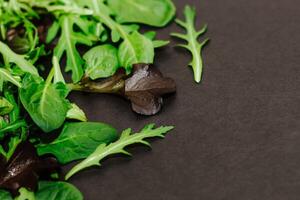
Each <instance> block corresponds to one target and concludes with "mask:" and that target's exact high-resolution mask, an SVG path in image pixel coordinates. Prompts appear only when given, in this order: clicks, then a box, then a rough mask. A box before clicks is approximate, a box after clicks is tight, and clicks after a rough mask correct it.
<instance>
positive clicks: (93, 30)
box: [0, 0, 206, 200]
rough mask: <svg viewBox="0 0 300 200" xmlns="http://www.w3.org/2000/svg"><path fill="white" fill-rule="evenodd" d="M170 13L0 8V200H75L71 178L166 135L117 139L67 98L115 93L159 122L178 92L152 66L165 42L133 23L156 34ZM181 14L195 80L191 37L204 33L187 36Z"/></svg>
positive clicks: (63, 2) (162, 7) (198, 65)
mask: <svg viewBox="0 0 300 200" xmlns="http://www.w3.org/2000/svg"><path fill="white" fill-rule="evenodd" d="M175 14H176V8H175V6H174V4H173V2H172V1H171V0H148V1H144V0H0V199H3V200H6V199H7V200H10V199H19V200H21V199H22V200H24V199H28V200H34V199H37V200H39V199H46V198H50V199H57V200H68V199H70V200H77V199H78V200H81V199H83V195H82V194H81V193H80V191H79V190H78V189H77V188H75V187H74V186H73V185H71V184H70V183H68V182H67V181H68V180H69V178H71V177H73V176H74V175H75V174H77V173H78V172H80V171H81V170H83V169H86V168H89V167H91V166H100V162H102V160H103V159H104V158H106V157H108V156H110V155H114V154H125V155H130V153H128V151H126V149H125V148H126V147H128V146H129V145H132V144H143V145H146V146H150V144H149V143H148V142H147V141H146V139H148V138H154V137H159V138H163V137H164V136H165V134H167V133H168V132H169V131H170V130H172V129H173V128H174V127H173V126H161V127H158V128H156V127H155V125H154V124H150V125H146V126H145V128H144V129H142V130H141V131H140V132H139V133H135V134H133V133H132V131H131V129H126V130H124V131H123V132H122V133H121V134H119V133H118V131H117V130H116V129H115V128H114V127H113V126H111V125H108V124H105V123H100V122H90V121H88V119H87V117H86V115H85V113H84V111H83V109H81V108H80V107H79V106H78V105H76V103H75V102H72V101H71V100H69V99H68V95H69V94H70V93H71V92H78V91H79V92H90V93H99V94H102V93H106V94H113V95H117V96H120V97H122V98H125V99H127V100H128V101H129V102H130V103H131V107H132V110H133V111H134V112H136V113H138V114H141V115H155V114H157V113H158V112H159V111H160V110H161V109H162V105H163V97H164V96H165V95H166V94H171V93H174V92H175V91H176V84H175V81H174V80H173V79H172V78H168V77H165V76H164V75H163V74H162V73H161V72H160V71H159V70H158V69H157V68H155V66H154V60H155V49H156V48H160V47H163V46H165V45H168V43H169V41H164V40H157V39H156V32H155V31H149V32H143V31H141V30H140V25H143V26H145V25H147V26H151V27H156V28H157V27H164V26H166V25H167V24H168V23H170V22H171V21H172V20H173V19H174V17H175ZM185 14H186V17H187V22H186V23H185V22H182V21H179V20H178V21H177V23H178V24H179V25H181V26H183V27H184V28H186V29H187V36H185V35H182V34H173V35H174V36H176V37H179V38H181V39H186V40H187V41H188V42H189V44H188V45H186V46H185V47H187V48H188V49H189V50H190V51H191V52H192V54H193V62H192V66H193V68H194V71H195V79H196V81H197V82H198V81H200V79H199V78H200V77H201V70H202V62H200V61H201V55H200V51H201V49H202V46H203V45H204V43H202V44H199V43H198V42H197V38H198V36H199V35H201V34H202V33H204V31H205V30H206V28H205V29H203V30H202V31H200V32H196V31H195V28H194V24H193V21H194V18H195V12H194V10H193V9H192V8H190V7H187V8H186V10H185ZM69 75H70V78H68V77H69ZM66 80H67V81H66ZM78 160H79V161H80V160H81V161H80V162H79V163H78V164H77V165H75V166H74V167H73V168H72V169H71V170H70V171H69V172H68V173H67V174H65V175H64V174H62V173H61V170H60V169H61V167H63V166H64V165H65V164H69V163H71V162H73V161H78Z"/></svg>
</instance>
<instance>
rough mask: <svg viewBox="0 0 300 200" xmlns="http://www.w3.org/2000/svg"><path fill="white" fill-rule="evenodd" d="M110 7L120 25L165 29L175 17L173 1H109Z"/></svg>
mask: <svg viewBox="0 0 300 200" xmlns="http://www.w3.org/2000/svg"><path fill="white" fill-rule="evenodd" d="M107 3H108V7H109V8H111V9H112V11H113V13H114V14H115V15H116V19H117V21H118V22H120V23H128V22H135V23H142V24H147V25H151V26H156V27H163V26H165V25H166V24H167V23H169V22H170V21H171V20H172V19H173V17H174V16H175V12H176V8H175V6H174V4H173V3H172V1H171V0H147V1H145V0H108V1H107Z"/></svg>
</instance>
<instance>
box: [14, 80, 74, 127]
mask: <svg viewBox="0 0 300 200" xmlns="http://www.w3.org/2000/svg"><path fill="white" fill-rule="evenodd" d="M67 93H68V89H67V88H66V86H65V85H64V84H63V83H56V84H52V83H49V82H45V81H44V80H43V79H42V78H40V77H37V76H33V75H30V74H27V75H26V76H25V78H24V79H23V86H22V88H21V89H20V90H19V95H20V99H21V102H22V104H23V105H24V107H25V109H26V110H27V112H28V113H29V115H30V116H31V118H32V119H33V121H34V122H35V123H36V124H37V125H38V126H39V127H40V128H41V129H42V130H43V131H45V132H50V131H53V130H55V129H57V128H59V127H60V126H61V125H62V124H63V123H64V121H65V119H66V115H67V112H68V110H69V109H70V103H69V102H68V101H67V100H66V99H65V97H66V94H67Z"/></svg>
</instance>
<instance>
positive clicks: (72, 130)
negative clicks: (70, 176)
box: [37, 122, 117, 164]
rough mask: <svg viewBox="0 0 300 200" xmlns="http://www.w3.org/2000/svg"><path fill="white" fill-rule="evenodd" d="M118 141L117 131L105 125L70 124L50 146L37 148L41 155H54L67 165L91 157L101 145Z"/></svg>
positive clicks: (41, 145) (88, 123)
mask: <svg viewBox="0 0 300 200" xmlns="http://www.w3.org/2000/svg"><path fill="white" fill-rule="evenodd" d="M116 139H117V131H116V129H114V128H113V127H111V126H110V125H107V124H103V123H93V122H79V123H68V124H66V125H65V126H64V128H63V130H62V132H61V134H60V136H59V137H58V138H57V139H56V140H54V141H53V142H52V143H50V144H40V145H38V146H37V149H38V153H39V155H44V154H48V153H49V154H53V155H55V156H56V157H57V159H58V160H59V162H61V163H63V164H65V163H68V162H70V161H74V160H78V159H82V158H85V157H87V156H88V155H90V154H91V153H92V152H93V151H94V150H95V149H96V148H97V146H99V145H100V144H109V143H111V142H113V141H115V140H116Z"/></svg>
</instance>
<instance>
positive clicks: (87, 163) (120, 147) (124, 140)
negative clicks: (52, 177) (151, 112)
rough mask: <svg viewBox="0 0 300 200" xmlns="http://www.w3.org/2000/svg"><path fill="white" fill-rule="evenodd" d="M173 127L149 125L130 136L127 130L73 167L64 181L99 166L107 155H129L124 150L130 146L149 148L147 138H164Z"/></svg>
mask: <svg viewBox="0 0 300 200" xmlns="http://www.w3.org/2000/svg"><path fill="white" fill-rule="evenodd" d="M173 128H174V127H172V126H166V127H160V128H155V125H154V124H150V125H148V126H146V127H145V128H144V129H143V130H141V132H140V133H136V134H132V133H131V129H127V130H125V131H123V133H122V134H121V136H120V138H119V140H117V141H116V142H114V143H111V144H109V145H107V144H101V145H100V146H98V148H97V149H96V150H95V151H94V152H93V153H92V154H91V155H89V156H88V157H87V158H86V159H85V160H83V161H82V162H80V163H79V164H77V165H75V167H73V168H72V169H71V170H70V171H69V172H68V174H67V175H66V179H69V178H70V177H71V176H73V175H74V174H76V173H77V172H79V171H81V170H83V169H85V168H88V167H91V166H100V161H101V160H103V158H106V157H107V156H109V155H113V154H125V155H130V153H128V152H127V151H126V150H125V149H124V148H125V147H127V146H129V145H132V144H137V143H139V144H144V145H146V146H150V144H149V143H148V142H147V141H145V139H147V138H153V137H160V138H164V134H166V133H167V132H168V131H170V130H172V129H173Z"/></svg>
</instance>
